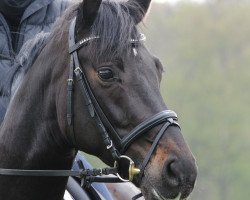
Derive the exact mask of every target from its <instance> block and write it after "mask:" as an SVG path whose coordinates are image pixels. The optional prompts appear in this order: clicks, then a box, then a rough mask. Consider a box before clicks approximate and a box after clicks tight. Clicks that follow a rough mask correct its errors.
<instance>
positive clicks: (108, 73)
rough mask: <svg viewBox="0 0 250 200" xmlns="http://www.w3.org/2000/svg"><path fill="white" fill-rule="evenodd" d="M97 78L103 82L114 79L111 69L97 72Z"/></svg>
mask: <svg viewBox="0 0 250 200" xmlns="http://www.w3.org/2000/svg"><path fill="white" fill-rule="evenodd" d="M97 73H98V76H99V77H100V78H101V79H103V80H110V79H113V78H114V73H113V71H112V70H111V69H108V68H105V69H100V70H98V72H97Z"/></svg>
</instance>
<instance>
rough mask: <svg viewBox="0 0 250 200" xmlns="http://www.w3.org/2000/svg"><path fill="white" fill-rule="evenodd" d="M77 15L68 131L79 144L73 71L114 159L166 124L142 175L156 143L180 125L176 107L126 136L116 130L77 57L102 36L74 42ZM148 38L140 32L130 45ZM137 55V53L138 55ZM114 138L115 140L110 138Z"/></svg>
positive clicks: (71, 31) (72, 30) (72, 32)
mask: <svg viewBox="0 0 250 200" xmlns="http://www.w3.org/2000/svg"><path fill="white" fill-rule="evenodd" d="M75 21H76V20H75V18H74V19H73V21H72V22H71V25H70V28H69V53H70V73H69V79H68V108H67V110H68V112H67V118H68V127H69V135H70V137H71V140H72V141H73V143H74V145H75V146H77V141H76V139H75V135H74V130H73V104H72V101H73V98H72V97H73V93H72V92H73V80H74V75H75V77H76V82H77V84H78V85H79V87H80V91H81V93H82V96H83V98H84V102H85V104H86V107H87V108H88V111H89V114H90V116H91V118H92V119H94V121H95V122H96V126H97V127H98V129H99V132H100V135H101V136H102V138H103V141H104V144H105V146H106V148H107V149H108V150H110V152H111V154H112V157H113V159H114V160H115V161H117V160H119V159H120V157H121V155H123V154H124V153H125V152H126V150H127V149H128V148H129V146H130V145H131V144H133V143H134V141H135V140H136V139H138V138H139V137H140V136H142V135H143V134H145V133H147V132H148V131H149V130H151V129H153V128H154V127H156V126H158V125H160V124H163V125H162V128H161V130H160V131H159V133H158V134H157V136H156V138H155V140H154V142H153V144H152V146H151V148H150V150H149V152H148V153H147V155H146V157H145V159H144V161H143V163H142V164H141V166H140V175H139V177H140V179H141V178H142V176H143V172H144V169H145V167H146V165H147V164H148V162H149V160H150V158H151V156H152V154H153V152H154V150H155V148H156V147H157V145H158V143H159V140H160V139H161V137H162V136H163V134H164V132H165V131H166V129H167V128H168V127H169V126H171V125H174V126H177V127H180V126H179V124H178V123H177V120H178V118H177V115H176V113H175V112H174V111H171V110H164V111H162V112H159V113H157V114H156V115H154V116H152V117H150V118H148V119H146V120H145V121H143V122H142V123H141V124H139V125H138V126H136V127H135V128H134V129H133V130H132V131H131V132H130V133H129V134H128V135H127V136H125V137H123V138H121V137H120V135H119V134H118V133H117V131H116V130H115V128H114V127H113V126H112V124H111V122H110V121H109V120H108V118H107V117H106V115H105V113H104V112H103V110H102V108H101V107H100V105H99V103H98V101H97V99H96V98H95V96H94V94H93V92H92V89H91V87H90V85H89V83H88V80H87V78H86V75H85V74H84V72H83V69H84V68H83V67H81V66H80V62H79V59H78V55H77V51H78V50H79V49H80V48H82V47H84V46H86V45H88V43H89V42H90V41H91V40H95V39H99V38H100V37H99V36H93V37H89V38H85V39H82V40H80V41H79V42H77V43H75ZM142 40H145V37H144V35H140V38H139V39H137V40H136V39H132V40H131V41H130V42H131V46H132V47H133V48H134V47H135V46H136V45H137V44H138V43H139V42H140V41H142ZM135 56H136V55H135ZM111 138H112V139H113V140H114V142H113V140H111Z"/></svg>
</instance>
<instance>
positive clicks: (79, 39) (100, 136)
mask: <svg viewBox="0 0 250 200" xmlns="http://www.w3.org/2000/svg"><path fill="white" fill-rule="evenodd" d="M149 5H150V0H129V1H127V2H120V1H119V2H114V1H103V2H102V1H101V0H84V1H83V2H82V3H80V4H77V5H74V6H72V8H70V9H69V10H68V11H67V12H66V14H65V15H64V16H63V17H62V18H61V19H60V20H59V21H57V23H56V25H55V27H54V31H53V33H52V34H51V35H50V36H49V38H48V41H47V43H46V45H45V46H44V48H43V49H42V50H41V53H40V54H39V56H38V57H37V59H36V60H35V62H34V64H33V65H32V66H31V67H30V68H29V69H28V70H22V69H21V73H22V76H23V78H22V80H21V82H20V83H19V84H18V89H17V90H16V92H15V93H14V94H13V95H12V99H11V103H10V105H9V107H8V110H7V113H6V116H5V119H4V121H3V123H2V126H1V130H0V143H1V144H0V168H1V169H31V170H65V169H71V165H72V162H73V159H74V156H75V153H76V151H77V150H82V151H85V152H87V153H89V154H92V155H95V156H97V157H99V158H100V159H101V160H103V161H104V162H105V163H106V164H108V165H113V163H114V160H119V159H120V158H121V157H120V155H121V154H122V155H124V154H125V155H126V156H128V157H129V158H131V159H132V160H133V161H134V163H135V166H137V167H140V169H141V172H140V174H139V175H138V176H135V177H134V179H133V183H134V184H136V185H137V186H139V187H140V188H141V190H142V193H143V195H144V197H145V199H149V200H154V199H174V198H176V197H180V199H185V198H186V197H188V196H189V194H190V193H191V191H192V189H193V187H194V184H195V180H196V176H197V167H196V164H195V159H194V157H193V155H192V153H191V151H190V149H189V147H188V146H187V144H186V142H185V141H184V138H183V136H182V135H181V131H180V128H179V125H178V124H177V122H176V120H177V116H176V115H175V113H174V112H172V111H169V110H167V107H166V105H165V103H164V101H163V99H162V97H161V95H160V91H159V85H160V81H161V74H162V70H163V69H162V65H161V63H160V61H159V60H158V59H157V58H155V57H154V56H152V55H151V54H150V53H149V51H148V50H147V49H146V47H145V46H144V45H143V43H142V40H143V39H144V37H143V36H142V35H141V34H140V33H139V32H138V29H137V24H138V23H139V22H141V20H142V19H143V17H144V15H145V13H146V12H147V10H148V7H149ZM68 38H69V39H68ZM69 52H70V54H69ZM120 168H121V170H120V173H121V174H122V173H123V166H120ZM126 170H127V169H126ZM126 170H125V171H126ZM121 174H119V175H120V176H122V175H121ZM124 174H126V172H124ZM66 183H67V177H47V176H45V177H40V176H39V177H36V176H17V175H14V176H6V175H0V199H4V200H14V199H18V200H44V199H47V200H59V199H62V198H63V194H64V190H65V187H66Z"/></svg>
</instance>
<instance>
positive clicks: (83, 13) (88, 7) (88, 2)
mask: <svg viewBox="0 0 250 200" xmlns="http://www.w3.org/2000/svg"><path fill="white" fill-rule="evenodd" d="M101 3H102V0H83V2H82V3H81V4H80V7H79V10H78V16H77V18H78V19H77V23H81V24H82V26H83V27H84V29H89V28H90V27H91V26H92V24H93V23H94V21H95V18H96V16H97V14H98V10H99V7H100V5H101Z"/></svg>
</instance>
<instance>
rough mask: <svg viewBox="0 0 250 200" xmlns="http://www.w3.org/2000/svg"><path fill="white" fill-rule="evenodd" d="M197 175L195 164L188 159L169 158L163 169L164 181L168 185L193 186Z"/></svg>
mask: <svg viewBox="0 0 250 200" xmlns="http://www.w3.org/2000/svg"><path fill="white" fill-rule="evenodd" d="M196 176H197V168H196V166H195V165H194V164H193V163H192V162H190V161H189V160H188V159H180V158H179V159H177V158H176V157H175V158H169V159H168V160H167V161H166V162H165V167H164V171H163V179H164V182H165V183H166V184H167V185H168V186H170V187H180V186H181V187H190V188H193V186H194V183H195V180H196Z"/></svg>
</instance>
